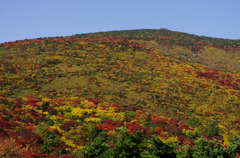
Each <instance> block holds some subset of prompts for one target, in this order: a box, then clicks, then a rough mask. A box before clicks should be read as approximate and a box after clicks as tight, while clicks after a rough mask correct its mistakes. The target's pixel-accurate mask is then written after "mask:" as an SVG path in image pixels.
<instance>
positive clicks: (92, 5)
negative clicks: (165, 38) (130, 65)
mask: <svg viewBox="0 0 240 158" xmlns="http://www.w3.org/2000/svg"><path fill="white" fill-rule="evenodd" d="M239 8H240V0H1V1H0V43H3V42H8V41H15V40H22V39H32V38H39V37H53V36H70V35H74V34H81V33H89V32H100V31H111V30H129V29H159V28H167V29H169V30H173V31H181V32H186V33H191V34H196V35H203V36H210V37H218V38H227V39H240V9H239Z"/></svg>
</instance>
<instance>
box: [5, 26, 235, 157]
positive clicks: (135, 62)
mask: <svg viewBox="0 0 240 158" xmlns="http://www.w3.org/2000/svg"><path fill="white" fill-rule="evenodd" d="M239 43H240V42H239V40H223V39H214V38H208V37H199V36H195V35H189V34H185V33H179V32H172V31H169V30H130V31H114V32H106V33H95V34H85V35H74V36H70V37H58V38H41V39H33V40H24V41H16V42H10V43H4V44H1V45H0V57H1V58H0V63H1V64H0V65H1V67H0V81H1V85H0V86H1V87H0V94H1V113H2V117H1V120H0V121H1V123H2V124H4V125H5V126H2V127H1V130H0V131H1V133H2V135H3V136H4V135H5V136H4V137H6V135H7V136H10V135H12V136H15V137H14V138H13V142H14V141H19V139H18V137H19V135H20V136H21V137H22V139H23V138H24V139H23V140H22V139H20V140H21V141H23V142H24V143H25V144H24V143H22V144H21V143H20V145H22V146H21V148H22V149H24V150H26V151H23V152H25V153H28V154H29V153H30V151H31V152H32V153H35V152H36V148H39V146H40V147H41V148H42V152H43V153H44V154H50V155H52V156H53V155H55V156H56V152H57V150H60V151H61V153H62V154H64V153H68V154H70V153H71V154H74V153H75V155H78V156H81V154H82V155H85V156H87V157H88V156H89V157H96V156H97V155H101V154H103V155H104V154H110V155H111V154H113V153H106V150H107V149H111V150H112V151H114V153H118V152H120V151H121V150H120V148H122V147H121V145H120V144H119V142H121V139H130V140H131V141H133V140H134V139H136V138H135V137H137V138H138V139H140V138H139V136H138V131H140V132H142V133H139V134H140V135H144V139H143V140H142V141H146V142H147V143H146V142H145V144H148V145H149V146H155V145H156V144H151V143H153V142H155V143H159V142H161V141H162V142H164V143H166V144H167V143H172V144H171V145H172V146H171V145H170V146H168V147H169V150H173V151H174V149H175V148H181V147H182V146H183V147H184V144H188V143H190V145H191V146H193V144H195V146H196V149H193V150H200V149H199V148H197V147H198V145H200V144H198V142H199V141H200V140H201V139H202V138H201V136H204V138H207V139H209V140H210V139H211V140H214V141H215V142H214V143H218V144H219V145H220V146H221V145H222V148H223V146H224V145H225V147H226V146H228V148H226V149H224V150H222V149H221V150H220V148H221V147H220V146H219V152H218V154H220V155H221V154H223V153H221V152H220V151H224V152H229V153H228V154H230V150H232V148H233V146H231V144H235V145H236V142H235V140H236V138H237V137H239V132H238V130H239V118H240V115H239V114H240V111H239V103H240V94H239V90H240V75H239V73H237V72H239V69H238V68H239V64H238V60H239V58H240V56H239V55H238V54H239V52H240V51H239V48H240V47H239ZM232 57H234V59H232ZM212 63H213V64H214V65H213V64H212ZM226 63H229V64H228V65H225V64H226ZM213 68H214V69H213ZM223 70H224V71H223ZM26 120H28V121H26ZM12 127H13V128H12ZM21 131H22V132H21ZM23 131H24V132H26V131H27V132H26V133H30V135H32V137H29V138H32V139H33V140H35V141H32V142H34V143H32V142H31V140H26V138H25V137H24V136H23V135H22V134H21V133H24V132H23ZM43 131H45V132H46V134H45V135H44V134H41V133H44V132H43ZM47 131H49V132H47ZM127 131H128V132H127ZM82 133H84V134H82ZM129 133H130V135H129ZM131 133H132V134H133V135H131ZM49 135H51V136H49ZM151 135H153V136H156V138H155V137H154V138H153V137H152V136H151ZM115 136H116V138H117V139H114V137H115ZM4 137H3V141H10V140H8V139H7V140H6V139H4ZM103 137H108V138H109V139H108V140H107V141H104V140H102V138H103ZM133 137H134V138H133ZM35 138H36V139H35ZM57 140H58V141H60V144H59V143H56V141H57ZM186 142H187V143H186ZM97 143H100V144H97ZM116 143H117V145H114V144H116ZM26 144H27V145H29V146H30V147H29V148H27V149H25V148H24V147H25V146H27V145H26ZM139 144H141V142H139ZM139 144H138V145H139ZM166 144H165V145H166ZM128 145H129V144H128ZM235 147H236V146H235ZM53 148H55V149H53ZM144 148H145V147H144ZM156 148H157V145H156ZM213 148H215V147H213ZM137 149H138V150H137V151H136V153H141V154H142V155H141V156H142V157H143V155H144V154H147V153H148V154H150V155H152V156H153V155H155V156H156V155H157V154H156V153H154V152H155V149H152V148H151V149H142V148H141V147H137ZM153 150H154V152H153ZM189 150H190V149H189ZM225 150H226V151H225ZM97 151H98V152H97ZM100 151H101V152H100ZM140 151H144V152H140ZM178 151H179V153H178V154H179V155H181V154H183V153H181V151H185V149H181V150H178ZM94 152H97V154H96V155H91V154H93V153H94ZM125 152H126V151H125ZM195 152H196V151H195ZM235 152H236V151H235ZM80 153H81V154H80ZM87 153H89V154H90V155H89V154H87ZM39 154H40V153H39ZM79 154H80V155H79ZM119 154H122V153H119ZM168 154H170V155H171V154H173V155H174V154H176V153H174V152H173V153H171V152H170V153H168ZM115 156H116V155H115Z"/></svg>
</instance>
